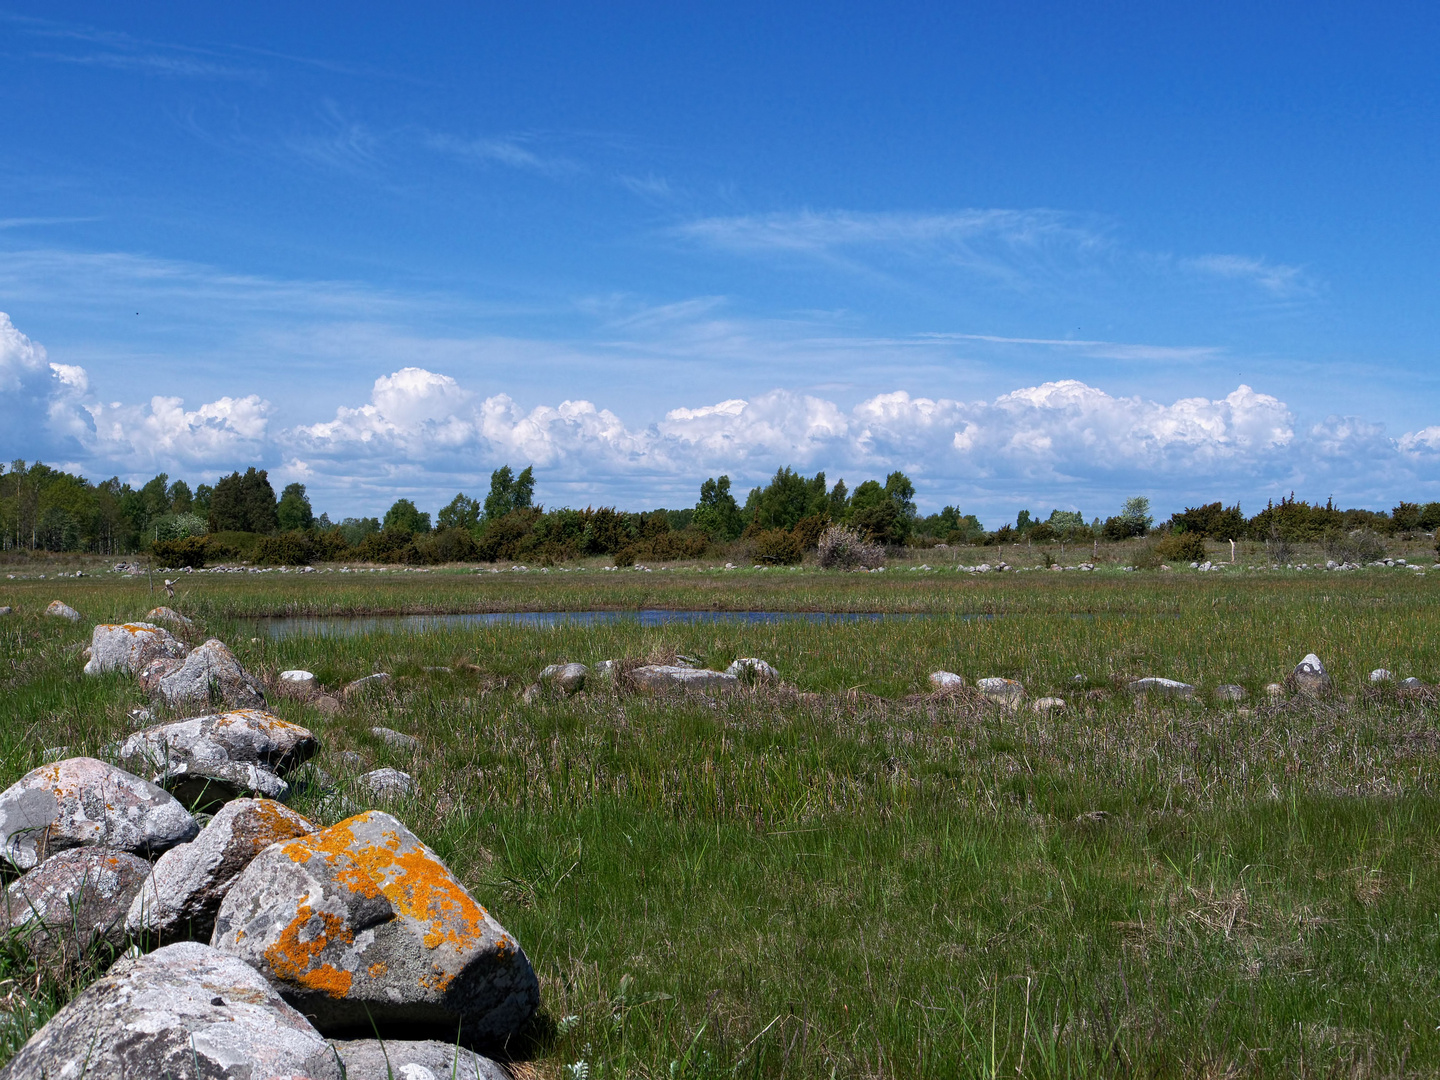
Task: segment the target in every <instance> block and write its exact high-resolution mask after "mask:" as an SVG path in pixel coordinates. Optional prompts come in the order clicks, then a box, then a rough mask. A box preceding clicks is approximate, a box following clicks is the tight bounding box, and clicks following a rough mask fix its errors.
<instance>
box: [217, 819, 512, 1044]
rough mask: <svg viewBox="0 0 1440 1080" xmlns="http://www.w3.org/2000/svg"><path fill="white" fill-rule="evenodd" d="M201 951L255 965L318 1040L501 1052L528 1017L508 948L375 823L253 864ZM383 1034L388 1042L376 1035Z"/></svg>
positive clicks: (448, 879) (465, 898)
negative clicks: (479, 1044) (416, 1030)
mask: <svg viewBox="0 0 1440 1080" xmlns="http://www.w3.org/2000/svg"><path fill="white" fill-rule="evenodd" d="M212 943H213V944H214V946H215V947H216V948H217V949H220V950H222V951H223V952H227V953H230V954H231V955H234V956H237V957H240V958H241V959H243V960H245V961H247V962H249V963H251V964H253V965H254V966H255V967H256V969H257V970H259V971H260V972H261V973H262V974H263V975H265V977H266V978H268V979H269V980H270V981H271V983H273V984H274V985H275V987H276V988H277V989H279V990H280V992H281V993H282V994H283V995H285V997H286V999H287V1000H289V1001H291V1002H292V1003H293V1004H294V1005H295V1006H296V1007H297V1008H299V1009H300V1010H302V1011H303V1012H304V1013H305V1014H306V1015H307V1016H310V1017H312V1018H313V1020H314V1023H315V1025H316V1027H318V1028H319V1029H320V1030H321V1031H324V1032H326V1033H327V1034H330V1033H341V1032H345V1031H355V1030H359V1029H365V1028H368V1027H369V1024H370V1022H371V1020H372V1019H373V1021H374V1022H375V1023H376V1024H378V1025H383V1026H389V1027H390V1029H391V1031H392V1032H393V1031H394V1030H395V1028H394V1025H402V1024H403V1025H407V1028H406V1030H410V1029H411V1028H412V1026H417V1025H418V1026H429V1027H431V1028H432V1029H434V1030H436V1031H441V1032H448V1033H449V1037H451V1038H453V1037H454V1033H455V1031H456V1025H457V1024H459V1025H461V1026H462V1027H463V1029H464V1031H465V1033H466V1034H467V1035H468V1036H470V1037H474V1038H481V1039H502V1038H504V1037H505V1036H507V1035H509V1034H511V1033H513V1032H514V1031H515V1030H516V1029H517V1028H519V1027H520V1025H521V1024H523V1023H524V1022H525V1021H526V1020H528V1019H529V1018H530V1016H531V1015H532V1014H533V1013H534V1012H535V1009H536V1007H537V1006H538V1004H539V985H538V983H537V981H536V978H535V972H534V970H533V969H532V968H531V966H530V961H529V960H528V959H527V958H526V956H525V953H524V951H523V950H521V948H520V945H519V943H518V942H517V941H516V940H515V939H514V938H513V937H512V936H511V935H510V934H509V933H508V932H507V931H506V930H505V928H504V927H502V926H501V925H500V924H499V923H497V922H496V921H495V920H494V919H493V918H491V917H490V915H489V914H488V913H487V912H486V911H485V909H484V908H482V907H481V906H480V905H479V904H477V903H476V902H475V900H474V899H473V898H472V897H471V896H470V894H469V893H468V892H466V890H465V888H464V886H462V885H461V884H460V882H458V881H457V880H456V879H455V877H454V875H452V874H451V873H450V871H449V870H448V869H447V868H446V866H445V864H444V863H442V862H441V861H440V859H439V858H438V857H437V856H436V855H435V853H434V852H433V851H431V850H430V849H429V848H427V847H426V846H425V845H424V844H422V843H421V842H420V841H419V840H418V839H417V838H416V837H415V835H414V834H413V833H412V832H410V830H409V829H407V828H406V827H405V826H404V825H402V824H401V823H400V822H399V821H397V820H396V819H395V818H393V817H391V816H390V815H389V814H385V813H381V812H380V811H377V810H371V811H367V812H365V813H363V814H357V815H356V816H354V817H351V818H347V819H345V820H344V821H342V822H340V823H339V824H337V825H332V826H331V827H330V828H328V829H322V830H321V831H320V832H317V833H313V834H311V835H310V836H303V837H300V838H299V839H296V840H290V841H287V842H286V843H283V844H276V845H274V846H273V847H269V848H267V849H266V850H264V851H262V852H261V853H260V854H259V855H258V856H257V857H256V858H255V861H254V862H252V863H251V864H250V865H249V867H247V868H246V869H245V870H244V872H243V873H241V875H240V876H239V878H237V879H236V881H235V883H234V884H233V885H232V886H231V887H230V891H229V893H227V894H226V896H225V899H224V901H223V902H222V903H221V905H220V914H219V916H218V917H217V919H216V921H215V935H214V937H213V939H212ZM381 1034H382V1035H383V1034H385V1031H384V1030H382V1032H381Z"/></svg>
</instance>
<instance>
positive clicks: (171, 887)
mask: <svg viewBox="0 0 1440 1080" xmlns="http://www.w3.org/2000/svg"><path fill="white" fill-rule="evenodd" d="M314 831H315V826H314V825H313V824H311V823H310V821H308V820H307V819H305V818H303V817H301V816H300V815H299V814H297V813H296V812H295V811H294V810H291V809H290V808H289V807H287V806H281V805H280V804H279V803H278V802H274V801H272V800H270V799H236V800H235V801H234V802H230V803H226V804H225V805H224V806H223V807H221V808H220V810H219V812H218V813H216V815H215V816H214V817H213V818H211V819H210V823H209V824H208V825H206V826H205V828H203V829H201V830H200V835H199V836H197V837H196V838H195V839H194V840H192V841H191V842H190V843H188V844H181V845H180V846H179V847H174V848H171V849H170V850H169V851H167V852H165V854H164V855H161V856H160V858H159V859H158V860H156V862H155V867H154V869H153V871H152V870H151V869H150V868H149V867H148V866H147V867H146V868H145V869H146V871H147V873H148V875H149V876H148V878H147V879H146V880H145V883H144V885H143V886H141V887H140V889H139V890H138V892H137V893H136V895H135V896H134V897H133V899H131V900H130V901H129V902H128V904H127V905H126V906H127V911H126V914H125V916H124V919H123V921H124V926H125V929H126V931H127V932H128V933H129V934H130V935H131V936H133V937H135V938H137V939H140V940H143V941H145V942H146V944H147V945H155V944H157V943H158V944H163V943H166V942H171V941H177V940H180V939H184V938H189V939H192V940H195V941H209V940H210V934H211V931H212V930H213V929H214V928H215V913H216V912H217V911H219V910H220V901H221V900H223V899H225V894H226V893H227V892H229V890H230V886H231V885H232V884H233V883H234V881H235V878H236V877H238V876H239V874H240V872H241V871H242V870H244V869H245V867H247V866H249V865H250V863H251V862H252V861H253V860H254V859H255V856H257V855H259V854H260V852H262V851H264V850H265V849H266V848H267V847H269V846H270V845H271V844H277V843H280V842H282V841H285V840H293V839H295V838H296V837H297V836H305V835H307V834H309V833H313V832H314ZM51 861H52V862H53V861H54V860H51ZM46 865H49V864H48V863H47V864H46ZM142 865H143V864H142ZM41 869H44V867H42V868H41ZM22 880H23V879H22Z"/></svg>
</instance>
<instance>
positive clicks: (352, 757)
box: [335, 750, 365, 770]
mask: <svg viewBox="0 0 1440 1080" xmlns="http://www.w3.org/2000/svg"><path fill="white" fill-rule="evenodd" d="M335 760H336V761H338V762H339V763H340V764H341V765H344V766H345V767H346V768H348V769H352V770H354V769H363V768H364V767H365V757H364V755H362V754H359V753H356V752H355V751H354V750H341V751H340V752H339V753H338V754H336V755H335Z"/></svg>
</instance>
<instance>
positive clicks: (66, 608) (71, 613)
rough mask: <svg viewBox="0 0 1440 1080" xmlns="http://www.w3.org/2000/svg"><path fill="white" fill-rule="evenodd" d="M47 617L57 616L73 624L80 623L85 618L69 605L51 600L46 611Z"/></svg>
mask: <svg viewBox="0 0 1440 1080" xmlns="http://www.w3.org/2000/svg"><path fill="white" fill-rule="evenodd" d="M45 614H46V615H55V616H57V617H58V618H61V619H69V620H70V621H71V622H79V621H80V620H81V619H82V618H83V616H82V615H81V614H80V612H78V611H76V610H75V609H74V608H73V607H71V606H70V605H69V604H65V603H61V602H60V601H59V600H51V601H50V606H49V607H47V608H46V609H45Z"/></svg>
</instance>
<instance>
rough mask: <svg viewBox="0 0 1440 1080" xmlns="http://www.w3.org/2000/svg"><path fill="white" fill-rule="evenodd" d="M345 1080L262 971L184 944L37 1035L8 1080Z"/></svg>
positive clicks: (5, 1075)
mask: <svg viewBox="0 0 1440 1080" xmlns="http://www.w3.org/2000/svg"><path fill="white" fill-rule="evenodd" d="M197 1064H198V1066H199V1069H198V1076H199V1077H205V1078H207V1080H340V1078H341V1077H342V1075H343V1072H342V1070H341V1068H340V1065H339V1064H338V1063H337V1062H336V1060H335V1054H334V1052H333V1051H332V1050H331V1049H330V1047H329V1045H328V1044H327V1043H326V1042H325V1040H324V1039H323V1038H322V1037H321V1036H320V1034H319V1033H318V1032H317V1031H316V1030H315V1029H314V1028H313V1027H311V1026H310V1024H309V1022H307V1021H306V1019H305V1018H304V1017H303V1016H301V1015H300V1014H299V1013H298V1012H296V1011H295V1010H294V1009H293V1008H291V1007H290V1006H289V1005H287V1004H286V1003H285V1002H284V1000H283V999H281V997H280V996H279V995H278V994H277V993H276V992H275V991H274V990H273V989H272V988H271V987H270V985H269V984H268V983H266V981H265V980H264V978H262V977H261V976H260V974H259V973H258V972H257V971H255V969H254V968H252V967H250V966H249V965H248V964H246V963H244V962H243V961H241V960H237V959H236V958H235V957H233V956H226V955H224V954H223V953H221V952H218V951H217V950H215V949H212V948H210V947H209V946H207V945H200V944H197V943H195V942H180V943H178V944H175V945H168V946H166V947H165V948H163V949H160V950H158V951H156V952H153V953H151V954H150V955H149V956H142V957H139V958H138V959H136V960H134V961H132V962H128V963H123V964H122V965H118V966H117V969H115V970H112V972H111V973H110V974H109V975H106V976H105V977H104V978H102V979H99V980H98V981H96V982H94V983H92V984H91V985H90V986H89V987H87V988H86V989H85V990H83V991H82V992H81V993H80V994H79V995H78V996H77V997H76V998H75V999H74V1000H73V1001H71V1002H70V1003H69V1004H68V1005H66V1006H65V1007H64V1008H63V1009H61V1010H60V1011H59V1012H58V1013H56V1014H55V1016H54V1017H52V1018H51V1020H50V1022H49V1023H48V1024H46V1025H45V1026H44V1027H43V1028H41V1029H40V1030H39V1031H37V1032H36V1033H35V1034H34V1035H33V1036H32V1037H31V1039H30V1041H29V1042H27V1043H26V1044H25V1045H24V1046H23V1047H21V1049H20V1052H19V1053H18V1054H16V1055H15V1057H14V1058H13V1059H12V1060H11V1062H10V1064H9V1065H7V1066H6V1067H5V1068H4V1069H3V1070H0V1080H40V1078H41V1077H48V1078H52V1080H59V1078H61V1077H65V1078H69V1080H80V1078H81V1077H83V1078H84V1080H136V1078H138V1077H146V1078H150V1077H153V1078H155V1080H161V1078H163V1077H175V1078H176V1080H179V1078H181V1077H184V1078H186V1080H198V1077H197V1069H196V1066H197Z"/></svg>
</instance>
